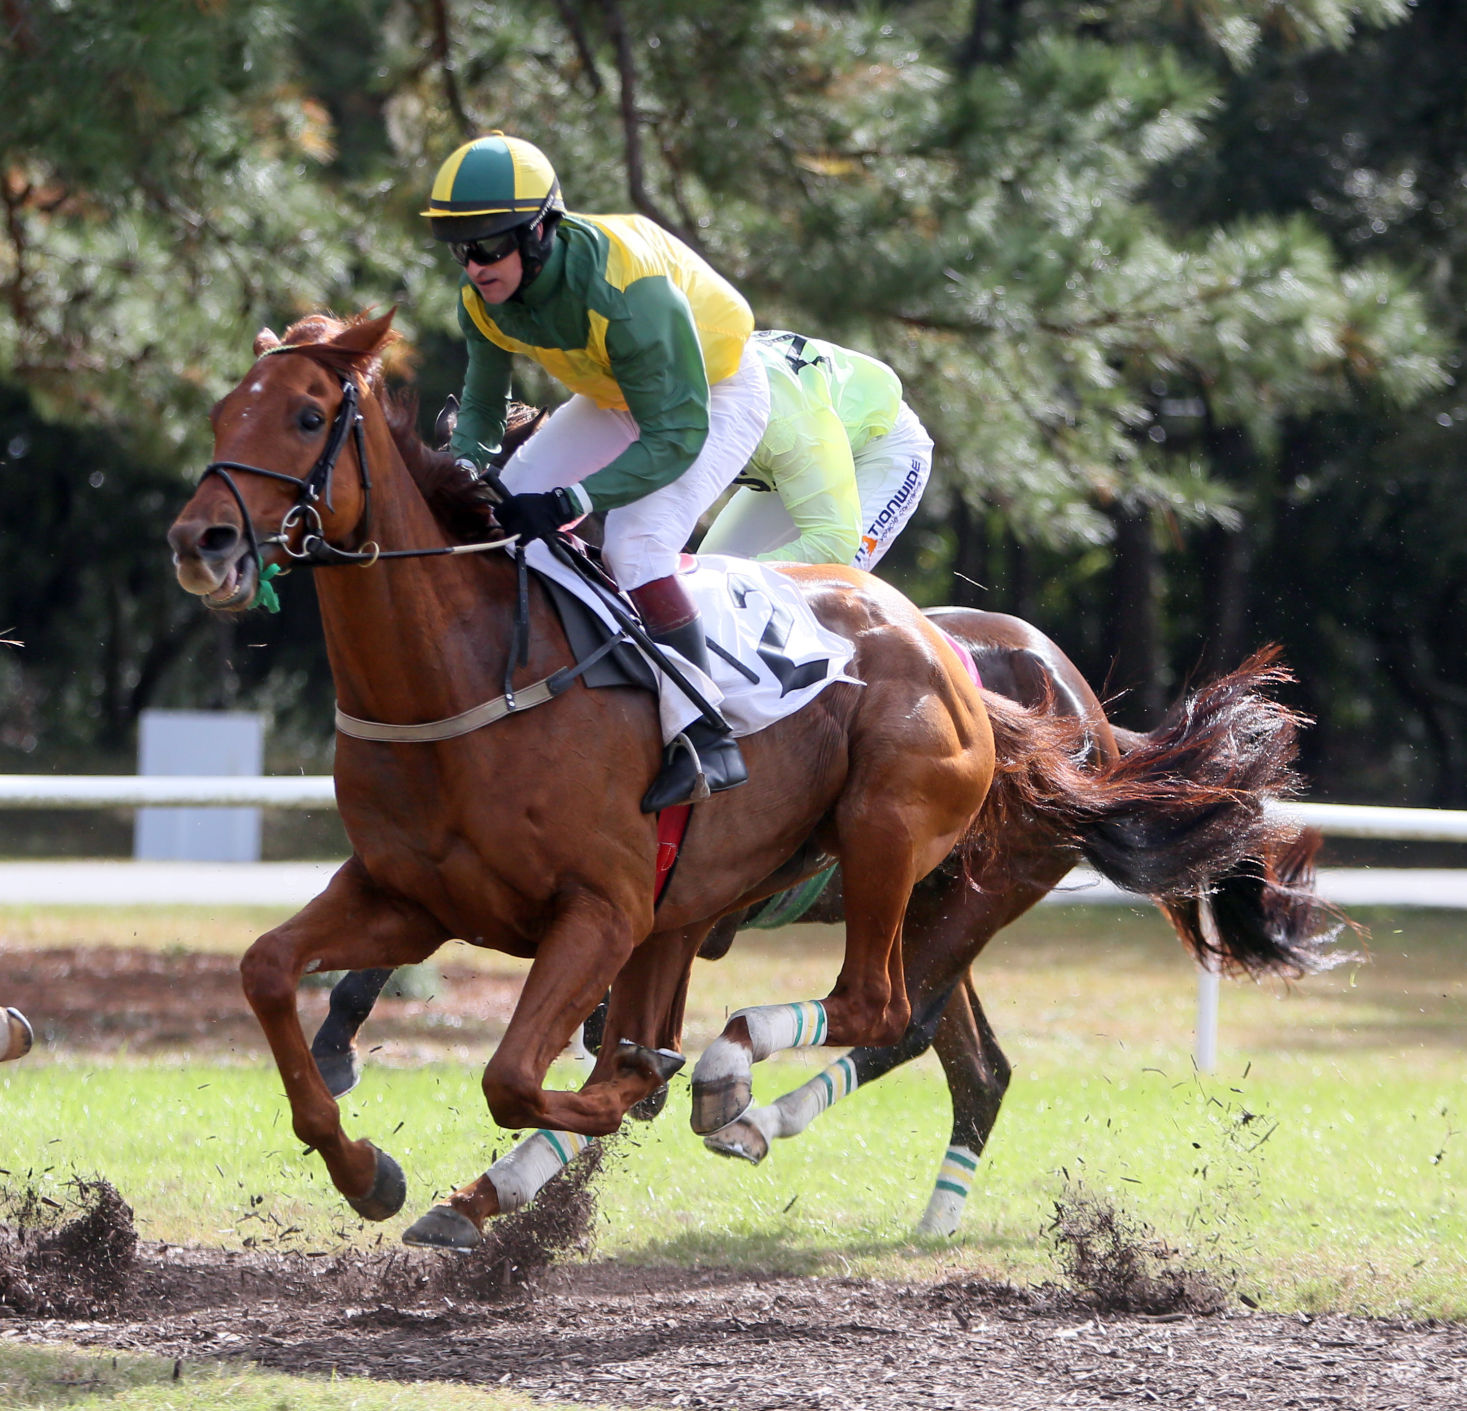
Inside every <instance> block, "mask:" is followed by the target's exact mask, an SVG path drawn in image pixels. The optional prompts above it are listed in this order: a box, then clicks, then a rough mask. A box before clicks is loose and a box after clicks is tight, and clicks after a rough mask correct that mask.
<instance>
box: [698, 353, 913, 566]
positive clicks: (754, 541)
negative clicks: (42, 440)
mask: <svg viewBox="0 0 1467 1411" xmlns="http://www.w3.org/2000/svg"><path fill="white" fill-rule="evenodd" d="M751 341H752V346H753V347H754V348H755V349H756V351H757V352H758V354H759V356H760V360H761V361H762V362H763V364H764V368H765V373H766V375H767V376H768V378H769V422H768V425H767V426H766V428H765V431H764V435H763V437H762V438H761V439H760V441H759V445H758V447H757V448H756V449H755V451H754V454H753V456H752V458H751V459H750V461H749V464H748V466H747V467H746V468H745V470H744V472H743V474H742V475H740V476H739V481H738V483H739V484H740V485H741V486H743V487H744V488H742V489H740V490H738V491H737V492H736V493H735V494H734V496H733V497H732V498H731V499H730V500H729V502H728V504H727V505H725V506H724V508H723V509H722V510H721V511H720V512H719V514H718V517H717V518H716V519H715V520H714V521H713V524H712V525H711V526H710V528H709V530H708V533H707V534H706V535H704V537H703V542H702V543H701V544H700V545H699V552H700V553H708V554H740V555H744V556H745V557H748V558H757V559H775V560H781V561H784V562H790V563H845V564H852V565H854V566H855V567H856V568H863V569H867V570H870V569H871V568H873V567H874V566H875V565H876V563H877V561H878V560H879V559H880V558H881V556H882V555H883V554H884V553H885V552H886V550H887V548H888V547H889V546H890V544H891V541H892V540H893V539H895V538H896V536H897V534H898V533H900V531H901V529H902V527H903V526H904V525H905V524H906V522H907V520H908V519H910V518H911V515H912V511H913V510H914V509H916V507H917V501H918V500H919V499H921V497H922V491H923V489H924V488H925V487H926V485H927V477H928V475H929V474H930V472H931V469H932V438H931V437H929V436H928V435H927V432H926V431H925V430H924V429H923V427H922V423H921V422H920V421H918V420H917V417H916V415H915V413H913V411H912V409H911V408H910V407H908V406H907V404H906V403H905V402H904V401H903V400H902V384H901V382H900V380H899V379H898V377H897V375H896V373H894V372H893V371H892V370H891V369H890V368H889V367H887V366H886V364H885V363H881V362H878V361H877V360H876V359H875V358H870V357H867V356H866V355H865V354H863V353H856V352H852V351H851V350H850V349H849V348H841V347H838V346H837V345H836V344H834V343H827V342H824V341H822V340H820V339H817V338H805V337H802V336H801V335H800V334H797V333H782V332H773V333H765V332H760V333H756V334H755V335H754V337H753V339H752V340H751ZM771 491H772V492H773V493H765V492H771Z"/></svg>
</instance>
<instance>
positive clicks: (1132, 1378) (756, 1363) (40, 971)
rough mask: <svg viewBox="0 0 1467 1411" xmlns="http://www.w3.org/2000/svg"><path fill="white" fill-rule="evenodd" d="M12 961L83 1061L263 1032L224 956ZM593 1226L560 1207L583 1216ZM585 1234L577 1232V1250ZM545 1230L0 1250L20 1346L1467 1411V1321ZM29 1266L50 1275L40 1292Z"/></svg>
mask: <svg viewBox="0 0 1467 1411" xmlns="http://www.w3.org/2000/svg"><path fill="white" fill-rule="evenodd" d="M3 959H4V961H5V973H6V980H7V986H8V993H7V995H6V997H5V999H6V1002H7V1003H14V1004H17V1005H18V1007H20V1008H21V1009H25V1008H26V1007H27V999H28V998H29V999H30V1001H31V1007H32V1009H33V1010H35V1011H36V1012H38V1013H39V1012H41V1010H42V1006H41V1004H39V1003H38V1002H37V1001H38V1000H39V999H40V997H41V995H42V994H43V993H44V994H45V995H46V997H47V999H48V1000H49V1001H50V1004H51V1005H52V1006H54V1003H55V1000H56V997H57V995H58V993H64V994H65V996H66V1005H67V1010H66V1012H65V1013H57V1012H56V1011H55V1010H54V1008H50V1009H48V1010H47V1012H48V1022H49V1023H52V1024H54V1025H56V1026H58V1028H60V1029H63V1030H64V1032H65V1036H66V1040H67V1043H68V1045H69V1046H71V1047H88V1046H95V1047H97V1048H99V1049H107V1048H111V1047H115V1046H116V1044H117V1043H118V1042H119V1041H123V1040H125V1041H126V1042H127V1043H128V1044H129V1046H130V1048H131V1049H132V1051H133V1052H134V1053H137V1052H146V1051H148V1050H149V1049H150V1048H160V1049H161V1048H172V1047H176V1046H177V1045H179V1044H181V1043H186V1044H189V1045H190V1046H191V1047H192V1046H193V1045H194V1044H196V1043H197V1042H198V1041H199V1040H201V1039H202V1038H204V1036H205V1032H206V1031H207V1038H208V1046H209V1047H215V1048H217V1047H219V1046H221V1045H222V1046H224V1047H232V1046H235V1045H236V1044H238V1045H241V1046H248V1047H251V1048H253V1047H254V1046H255V1045H256V1043H257V1039H256V1037H255V1034H254V1032H253V1030H252V1028H251V1027H250V1025H251V1024H252V1021H251V1020H250V1018H249V1016H248V1013H247V1011H245V1010H244V1009H243V1002H242V1000H241V999H240V998H239V991H238V982H237V979H236V972H235V968H234V962H233V961H231V960H229V959H228V958H227V957H209V956H190V957H186V958H184V957H178V956H168V957H162V958H160V957H159V956H158V955H156V954H149V953H147V952H142V951H138V952H127V951H118V950H111V951H85V950H81V949H77V950H73V951H65V952H63V951H39V950H37V951H19V952H15V951H11V952H7V953H6V954H5V955H4V957H3ZM158 967H162V969H161V970H160V969H159V968H158ZM165 972H166V973H165ZM63 976H64V979H65V986H64V989H63V990H58V986H57V983H56V982H57V981H58V979H60V978H62V977H63ZM446 978H451V977H450V976H448V975H446ZM458 978H459V980H460V981H461V982H462V983H461V984H460V983H458V982H457V981H456V982H455V983H452V984H447V985H445V991H444V993H443V994H442V995H440V997H439V998H438V1000H436V1001H434V1002H433V1003H431V1004H428V1005H423V1004H421V1003H416V1002H410V1001H392V1002H384V1006H383V1009H382V1012H381V1014H380V1016H379V1018H380V1025H381V1026H382V1027H379V1028H378V1030H377V1032H382V1033H388V1032H390V1033H392V1034H393V1035H394V1036H395V1039H394V1041H395V1042H398V1043H402V1044H405V1045H409V1046H410V1045H412V1044H413V1043H414V1042H416V1041H421V1042H422V1043H423V1044H424V1045H425V1046H429V1047H431V1046H432V1044H433V1043H434V1042H437V1041H440V1040H441V1038H442V1034H443V1028H444V1026H445V1025H446V1026H447V1027H448V1028H449V1029H450V1030H451V1028H452V1024H453V1010H454V1009H455V1008H456V1007H457V1006H459V1005H462V1006H463V1008H464V1009H465V1011H467V1012H471V1013H473V1014H475V1015H477V1016H480V1017H482V1015H483V1014H484V1012H485V1005H486V1002H489V1001H491V999H492V998H493V997H492V996H491V994H490V993H489V991H490V990H492V989H493V987H494V985H495V984H501V983H502V982H497V981H493V980H492V979H491V978H490V977H486V976H484V975H482V974H473V973H468V974H465V975H464V976H462V977H458ZM180 983H186V984H187V985H188V987H189V993H190V996H191V999H192V1001H193V1009H194V1015H193V1017H192V1018H191V1020H190V1021H189V1024H188V1032H182V1031H180V1029H179V1027H178V1006H177V1005H176V1002H175V1003H173V1004H170V1003H169V999H168V994H167V992H168V991H169V990H170V989H172V988H173V987H174V986H176V985H179V984H180ZM28 986H35V987H36V988H35V989H34V990H28ZM160 992H161V993H160ZM175 993H176V991H175ZM509 999H512V994H511V995H506V996H503V997H502V1000H509ZM429 1012H431V1013H429ZM430 1018H431V1020H432V1023H431V1024H430V1023H429V1019H430ZM542 1199H543V1198H542ZM574 1214H575V1208H574V1207H573V1206H571V1205H566V1206H564V1207H563V1210H562V1215H563V1216H564V1218H565V1219H566V1220H569V1221H570V1226H574V1225H575V1224H576V1221H575V1220H574V1219H572V1218H571V1216H573V1215H574ZM570 1226H565V1227H562V1228H559V1230H558V1233H559V1234H560V1235H561V1237H562V1242H564V1237H565V1235H566V1233H567V1229H569V1228H570ZM547 1229H551V1232H552V1233H556V1232H557V1231H556V1230H555V1229H552V1228H551V1226H547V1225H545V1223H544V1222H543V1221H542V1226H541V1228H540V1229H539V1230H538V1231H537V1230H536V1228H535V1227H534V1226H532V1225H531V1226H521V1227H520V1228H519V1229H517V1230H507V1231H506V1243H505V1245H504V1247H503V1248H501V1249H500V1250H499V1251H498V1253H497V1254H490V1255H486V1256H485V1257H484V1258H483V1259H481V1260H478V1261H477V1262H473V1263H471V1262H466V1261H443V1260H440V1259H437V1258H434V1257H431V1256H423V1255H417V1254H413V1253H408V1252H401V1253H394V1254H391V1255H381V1254H372V1255H361V1254H357V1253H353V1252H328V1253H323V1254H313V1253H307V1252H297V1253H279V1252H277V1253H263V1252H256V1251H243V1252H240V1251H224V1250H218V1249H204V1248H188V1249H180V1248H176V1247H171V1246H164V1245H149V1244H140V1245H138V1246H137V1248H136V1251H135V1252H134V1251H133V1250H132V1247H131V1245H130V1242H129V1241H127V1240H126V1239H125V1238H114V1239H112V1240H111V1241H110V1242H109V1243H107V1250H106V1254H107V1258H109V1259H112V1260H114V1263H115V1264H116V1266H117V1267H115V1268H113V1267H110V1266H109V1268H108V1269H104V1270H102V1275H105V1277H99V1274H98V1269H97V1268H95V1267H93V1268H87V1269H84V1270H82V1271H80V1272H78V1265H77V1263H76V1261H75V1258H74V1256H75V1253H76V1249H77V1241H76V1239H74V1238H73V1240H72V1241H71V1243H70V1244H69V1245H67V1244H65V1243H64V1242H63V1243H62V1244H60V1245H58V1246H56V1248H58V1249H62V1250H65V1251H67V1253H68V1257H67V1258H66V1259H61V1258H58V1257H56V1256H55V1252H54V1250H53V1251H52V1254H51V1255H50V1256H48V1258H49V1263H48V1262H47V1258H43V1257H42V1255H43V1254H44V1253H45V1251H41V1250H39V1249H38V1246H37V1242H36V1239H35V1236H34V1233H33V1232H32V1234H31V1236H30V1237H29V1238H28V1240H27V1241H26V1242H25V1243H20V1242H18V1241H16V1240H15V1239H14V1238H11V1239H10V1241H9V1242H8V1243H7V1242H6V1241H5V1240H4V1239H0V1337H4V1338H6V1339H15V1340H19V1341H25V1342H51V1341H67V1342H71V1343H76V1344H81V1345H83V1346H89V1347H94V1348H99V1349H101V1348H106V1349H113V1350H120V1349H128V1350H135V1351H147V1352H151V1353H155V1354H158V1355H161V1356H166V1357H172V1358H179V1359H183V1360H184V1361H185V1362H192V1361H200V1360H214V1359H221V1358H244V1359H249V1360H253V1361H255V1362H258V1363H259V1364H261V1365H262V1366H266V1367H270V1368H274V1369H278V1370H284V1371H291V1372H305V1373H320V1374H329V1373H330V1372H331V1371H333V1370H334V1371H335V1372H336V1374H337V1375H338V1376H342V1375H359V1376H368V1377H378V1378H390V1379H393V1380H402V1381H416V1380H440V1379H441V1380H450V1381H462V1382H469V1383H476V1384H480V1385H502V1386H505V1387H513V1388H515V1389H516V1390H519V1391H522V1392H527V1393H530V1394H533V1395H537V1396H543V1397H546V1398H552V1399H556V1400H561V1401H587V1402H591V1403H596V1404H601V1405H606V1406H626V1407H674V1406H677V1407H683V1406H689V1407H691V1406H700V1407H719V1408H737V1411H764V1408H776V1407H812V1408H813V1407H820V1408H863V1409H864V1408H887V1407H893V1408H895V1407H903V1408H905V1407H914V1408H928V1407H932V1408H938V1407H973V1408H979V1407H983V1408H993V1411H1039V1409H1040V1408H1045V1409H1046V1411H1047V1408H1055V1407H1107V1406H1125V1407H1131V1406H1135V1407H1145V1406H1154V1405H1172V1406H1185V1407H1218V1408H1220V1407H1248V1408H1267V1411H1283V1408H1291V1411H1292V1408H1318V1407H1347V1408H1358V1411H1407V1408H1411V1409H1412V1411H1415V1409H1416V1408H1438V1407H1440V1408H1453V1411H1462V1408H1464V1407H1467V1326H1464V1325H1461V1324H1444V1323H1434V1324H1417V1325H1411V1324H1404V1323H1400V1322H1393V1321H1385V1320H1371V1319H1361V1318H1352V1317H1345V1316H1333V1315H1332V1316H1324V1317H1315V1318H1308V1317H1304V1316H1288V1317H1285V1316H1278V1315H1272V1314H1264V1313H1257V1312H1253V1311H1251V1310H1249V1309H1247V1308H1244V1307H1241V1306H1237V1305H1236V1304H1234V1305H1230V1306H1229V1307H1228V1308H1227V1309H1225V1311H1223V1312H1222V1313H1219V1314H1215V1315H1211V1316H1201V1315H1197V1314H1195V1313H1192V1312H1188V1311H1186V1308H1187V1306H1196V1305H1188V1304H1187V1303H1186V1301H1185V1300H1182V1306H1181V1307H1179V1308H1178V1309H1177V1310H1175V1311H1168V1312H1162V1313H1160V1314H1152V1315H1150V1316H1142V1315H1137V1314H1128V1313H1121V1312H1112V1311H1104V1310H1103V1309H1102V1308H1101V1307H1100V1306H1099V1305H1098V1304H1097V1302H1096V1301H1095V1299H1094V1298H1093V1297H1092V1296H1089V1295H1081V1294H1078V1293H1074V1292H1070V1291H1066V1290H1060V1289H1054V1288H1045V1289H1039V1290H1020V1289H1014V1288H1010V1287H1006V1286H1002V1285H995V1284H988V1283H982V1282H977V1281H973V1280H961V1281H951V1282H946V1283H934V1284H925V1285H924V1284H898V1283H893V1282H883V1281H877V1280H866V1279H831V1278H825V1279H816V1278H796V1277H786V1276H767V1277H766V1276H759V1275H750V1274H748V1273H747V1272H737V1273H733V1272H728V1271H722V1270H718V1269H704V1270H696V1271H689V1270H685V1269H679V1268H667V1267H657V1268H643V1267H633V1266H630V1265H626V1264H622V1263H618V1262H616V1261H610V1260H604V1259H603V1260H597V1259H594V1258H588V1257H587V1256H585V1255H584V1254H582V1253H579V1252H577V1251H576V1250H575V1249H572V1250H571V1251H570V1252H569V1253H568V1254H567V1255H566V1256H565V1257H563V1258H562V1259H561V1260H560V1262H559V1263H556V1264H554V1265H553V1266H551V1267H548V1268H546V1267H538V1266H539V1265H540V1264H541V1263H542V1262H543V1261H541V1260H540V1259H539V1258H537V1256H536V1253H535V1252H534V1247H535V1246H536V1237H539V1236H543V1235H544V1234H545V1233H546V1230H547ZM112 1233H113V1234H114V1235H116V1233H117V1232H116V1231H113V1232H112ZM88 1239H91V1240H93V1242H94V1243H95V1242H96V1236H95V1234H89V1235H88ZM527 1239H528V1243H527V1242H526V1241H527ZM540 1242H541V1243H543V1242H544V1241H543V1240H541V1241H540ZM572 1242H573V1241H572ZM28 1259H29V1260H31V1261H32V1262H31V1264H30V1265H29V1266H27V1265H26V1260H28ZM7 1261H8V1264H7ZM37 1261H39V1262H37ZM7 1267H8V1269H9V1273H10V1275H11V1276H12V1277H10V1278H9V1279H8V1281H7V1277H6V1275H7ZM27 1268H29V1271H30V1273H31V1274H32V1275H35V1277H32V1278H31V1279H30V1282H29V1283H26V1282H25V1279H23V1278H18V1277H17V1270H19V1271H20V1272H21V1273H22V1274H23V1273H25V1272H26V1269H27ZM47 1271H49V1277H51V1279H52V1280H53V1282H52V1284H51V1285H50V1286H49V1289H50V1294H51V1295H56V1293H57V1289H58V1288H59V1289H60V1291H61V1293H62V1294H65V1295H66V1296H64V1297H62V1296H49V1297H48V1296H47V1290H48V1285H47V1284H46V1277H47ZM56 1281H59V1282H56Z"/></svg>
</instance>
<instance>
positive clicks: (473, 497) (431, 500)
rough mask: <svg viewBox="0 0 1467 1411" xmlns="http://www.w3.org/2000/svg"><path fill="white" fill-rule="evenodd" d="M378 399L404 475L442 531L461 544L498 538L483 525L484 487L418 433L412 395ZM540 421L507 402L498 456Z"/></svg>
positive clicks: (390, 394)
mask: <svg viewBox="0 0 1467 1411" xmlns="http://www.w3.org/2000/svg"><path fill="white" fill-rule="evenodd" d="M378 400H379V401H380V402H381V404H382V410H383V412H384V413H385V415H386V417H387V426H388V429H389V430H390V431H391V432H392V439H393V441H394V442H395V443H396V445H397V449H398V453H399V454H400V455H401V456H402V459H403V463H404V464H405V465H406V466H407V468H408V473H409V474H410V475H411V476H412V477H413V479H414V480H415V481H416V482H417V486H418V489H419V490H420V491H421V492H422V496H423V498H424V499H425V500H427V502H428V506H429V508H430V509H431V510H432V511H433V513H434V515H435V516H436V517H437V519H438V522H439V523H440V524H441V525H442V526H443V527H444V529H445V530H446V531H447V532H448V533H449V534H451V535H453V536H454V537H455V538H457V539H460V540H462V541H464V542H466V543H473V542H475V541H477V540H480V539H483V538H485V537H486V536H487V535H488V534H490V533H491V532H493V533H498V532H499V531H498V529H497V527H496V526H494V525H492V524H491V523H490V521H489V508H490V505H491V504H492V500H491V499H490V496H489V493H488V490H487V489H486V487H485V485H484V483H483V482H482V481H480V480H476V479H474V478H473V477H471V476H470V475H469V474H468V473H467V472H466V471H465V470H464V469H463V467H462V466H461V465H460V464H459V463H458V459H457V457H456V456H455V455H454V454H453V452H452V451H436V450H434V449H433V448H432V447H431V446H429V445H428V444H427V443H426V442H424V440H423V438H422V437H421V436H420V435H419V434H418V430H417V426H418V394H417V393H416V392H414V391H412V390H411V389H403V390H400V391H397V392H383V393H381V394H379V397H378ZM544 418H545V413H544V412H543V411H540V410H538V409H537V408H535V407H527V406H525V405H523V404H522V403H520V402H511V403H510V407H509V417H508V422H507V425H506V427H505V432H504V445H503V448H502V450H503V452H504V454H506V455H508V454H509V453H510V452H512V451H513V450H514V449H515V448H516V447H517V446H519V445H520V444H521V443H522V442H523V441H525V440H527V439H528V438H529V437H530V436H532V435H533V434H534V432H535V431H536V429H537V428H538V427H539V425H540V423H541V421H543V420H544Z"/></svg>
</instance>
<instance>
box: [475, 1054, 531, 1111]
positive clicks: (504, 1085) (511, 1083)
mask: <svg viewBox="0 0 1467 1411" xmlns="http://www.w3.org/2000/svg"><path fill="white" fill-rule="evenodd" d="M495 1058H496V1059H497V1058H498V1055H497V1054H496V1055H495ZM480 1086H481V1087H482V1088H483V1090H484V1101H485V1102H486V1103H488V1105H489V1115H490V1116H491V1117H492V1118H493V1119H494V1120H495V1121H496V1122H497V1123H498V1124H499V1125H500V1126H501V1127H508V1128H516V1127H540V1126H543V1125H544V1112H543V1107H544V1094H543V1093H542V1091H541V1088H540V1085H539V1084H538V1083H536V1082H534V1081H532V1080H531V1079H530V1078H529V1077H528V1076H527V1075H526V1074H524V1073H522V1072H517V1071H515V1070H513V1069H511V1068H509V1066H508V1065H497V1064H496V1062H495V1061H494V1059H491V1060H490V1062H489V1066H488V1067H487V1068H485V1069H484V1077H483V1080H482V1082H481V1084H480Z"/></svg>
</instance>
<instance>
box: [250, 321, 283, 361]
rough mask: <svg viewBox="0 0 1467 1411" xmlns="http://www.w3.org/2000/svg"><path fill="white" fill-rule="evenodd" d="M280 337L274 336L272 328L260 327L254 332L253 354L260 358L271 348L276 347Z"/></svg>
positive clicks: (278, 344)
mask: <svg viewBox="0 0 1467 1411" xmlns="http://www.w3.org/2000/svg"><path fill="white" fill-rule="evenodd" d="M279 346H280V339H278V338H277V337H276V336H275V331H274V329H270V328H262V329H261V330H260V331H259V332H258V333H257V334H255V356H256V357H257V358H262V357H264V356H265V354H266V353H268V352H269V351H270V349H271V348H278V347H279Z"/></svg>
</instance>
